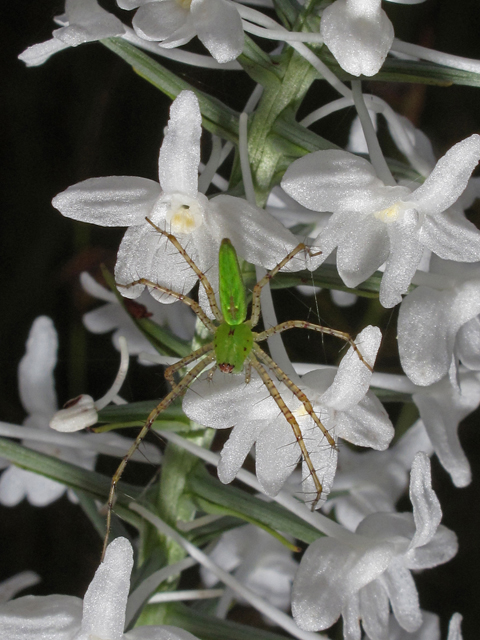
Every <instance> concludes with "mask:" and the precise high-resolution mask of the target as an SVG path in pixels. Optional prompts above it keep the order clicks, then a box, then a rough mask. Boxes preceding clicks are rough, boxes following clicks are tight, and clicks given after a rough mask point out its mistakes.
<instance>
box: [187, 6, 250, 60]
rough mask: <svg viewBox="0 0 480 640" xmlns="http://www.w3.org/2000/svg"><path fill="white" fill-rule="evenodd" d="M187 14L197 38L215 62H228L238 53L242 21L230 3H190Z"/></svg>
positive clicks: (242, 40) (239, 50) (240, 51)
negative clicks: (191, 20) (189, 14)
mask: <svg viewBox="0 0 480 640" xmlns="http://www.w3.org/2000/svg"><path fill="white" fill-rule="evenodd" d="M190 12H191V14H192V18H193V21H194V23H195V29H196V31H197V35H198V37H199V39H200V40H201V42H203V44H204V45H205V47H206V48H207V49H208V51H209V52H210V53H211V54H212V56H213V57H214V58H215V60H216V61H217V62H230V61H231V60H235V58H237V57H238V56H239V55H240V54H241V53H242V51H243V44H244V35H243V26H242V19H241V18H240V14H239V13H238V10H237V8H236V7H235V5H234V3H232V2H226V0H192V3H191V5H190Z"/></svg>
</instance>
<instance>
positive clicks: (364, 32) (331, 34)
mask: <svg viewBox="0 0 480 640" xmlns="http://www.w3.org/2000/svg"><path fill="white" fill-rule="evenodd" d="M320 33H321V35H322V37H323V40H324V42H325V44H326V45H327V47H328V48H329V49H330V51H331V52H332V53H333V55H334V56H335V58H336V59H337V62H338V63H339V65H340V66H341V67H342V68H343V69H345V71H348V73H351V74H352V75H354V76H360V75H364V76H373V75H375V74H376V73H377V71H378V70H379V69H380V67H381V66H382V64H383V62H384V60H385V58H386V57H387V54H388V52H389V51H390V47H391V46H392V42H393V37H394V32H393V25H392V23H391V22H390V20H389V19H388V17H387V14H386V13H385V11H384V10H383V9H382V7H381V0H336V2H334V3H333V4H332V5H330V6H329V7H327V8H326V9H325V11H324V12H323V14H322V21H321V23H320Z"/></svg>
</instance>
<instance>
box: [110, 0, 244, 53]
mask: <svg viewBox="0 0 480 640" xmlns="http://www.w3.org/2000/svg"><path fill="white" fill-rule="evenodd" d="M117 3H118V6H119V7H121V8H122V9H137V8H138V10H137V12H136V14H135V17H134V18H133V21H132V25H133V28H134V29H135V32H136V33H137V35H138V36H140V37H141V38H144V39H145V40H153V41H155V42H160V43H161V46H162V47H166V48H168V49H170V48H173V47H179V46H181V45H183V44H186V43H187V42H189V41H190V40H191V39H192V38H194V37H195V36H198V38H199V40H200V41H201V42H202V44H204V45H205V47H206V48H207V49H208V51H209V52H210V53H211V54H212V56H213V57H214V58H215V60H216V61H217V62H230V61H232V60H235V58H237V57H238V56H239V55H240V54H241V53H242V51H243V43H244V35H243V26H242V20H241V18H240V14H239V13H238V9H237V7H236V6H235V2H231V1H230V0H150V1H149V0H117Z"/></svg>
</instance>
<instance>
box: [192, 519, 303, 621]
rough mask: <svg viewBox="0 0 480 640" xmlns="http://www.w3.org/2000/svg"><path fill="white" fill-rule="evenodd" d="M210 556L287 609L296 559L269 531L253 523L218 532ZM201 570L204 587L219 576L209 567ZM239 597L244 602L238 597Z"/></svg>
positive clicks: (210, 585)
mask: <svg viewBox="0 0 480 640" xmlns="http://www.w3.org/2000/svg"><path fill="white" fill-rule="evenodd" d="M209 557H210V559H211V560H213V562H215V564H217V565H218V566H219V567H221V568H222V569H224V571H228V572H229V573H232V574H233V575H234V576H235V578H237V580H239V581H240V582H241V583H242V584H244V585H245V586H246V587H248V588H249V589H251V590H252V591H253V592H254V593H258V595H259V596H260V597H261V598H263V599H264V600H267V602H270V603H271V604H272V605H273V606H274V607H277V609H281V610H282V611H288V610H289V609H290V595H291V589H292V582H293V578H294V576H295V573H296V571H297V569H298V563H297V561H296V560H294V559H293V557H292V552H291V551H290V550H289V549H287V547H286V546H285V545H284V544H282V543H281V542H280V541H279V540H275V538H272V536H271V535H270V534H268V533H266V532H265V531H263V530H262V529H260V528H259V527H254V526H252V525H245V526H244V527H238V528H237V529H233V530H232V531H227V532H226V533H224V534H222V535H221V536H220V538H219V540H218V542H217V544H216V545H215V548H214V549H213V551H212V553H210V555H209ZM200 573H201V576H202V580H203V582H204V583H205V585H206V586H207V587H213V586H214V585H215V584H217V583H218V578H217V577H216V576H215V575H214V574H213V573H212V572H211V571H208V570H206V569H203V568H202V569H201V570H200ZM229 595H230V594H229ZM231 595H232V597H235V596H234V594H231ZM229 600H230V598H229ZM238 600H239V602H244V601H243V600H242V599H241V598H238Z"/></svg>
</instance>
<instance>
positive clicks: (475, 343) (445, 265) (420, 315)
mask: <svg viewBox="0 0 480 640" xmlns="http://www.w3.org/2000/svg"><path fill="white" fill-rule="evenodd" d="M430 273H431V274H435V275H436V276H437V278H436V279H437V280H438V284H439V285H440V286H441V288H439V289H433V288H432V287H429V286H419V287H417V288H416V289H414V291H412V292H411V293H409V294H408V295H407V296H406V298H405V299H404V300H403V302H402V304H401V305H400V312H399V317H398V348H399V352H400V361H401V363H402V368H403V370H404V371H405V373H406V374H407V376H408V377H409V378H410V379H411V380H412V382H414V383H415V384H417V385H421V386H426V385H431V384H434V383H435V382H438V381H439V380H441V379H442V378H443V377H444V376H445V375H446V374H447V373H448V372H449V370H450V369H451V367H452V366H453V367H454V370H455V371H456V363H457V361H458V360H460V361H461V362H462V364H464V365H465V366H466V367H468V368H469V369H472V370H474V371H480V265H479V264H461V265H460V264H456V263H454V262H451V261H445V260H438V259H435V257H433V258H432V260H431V262H430Z"/></svg>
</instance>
